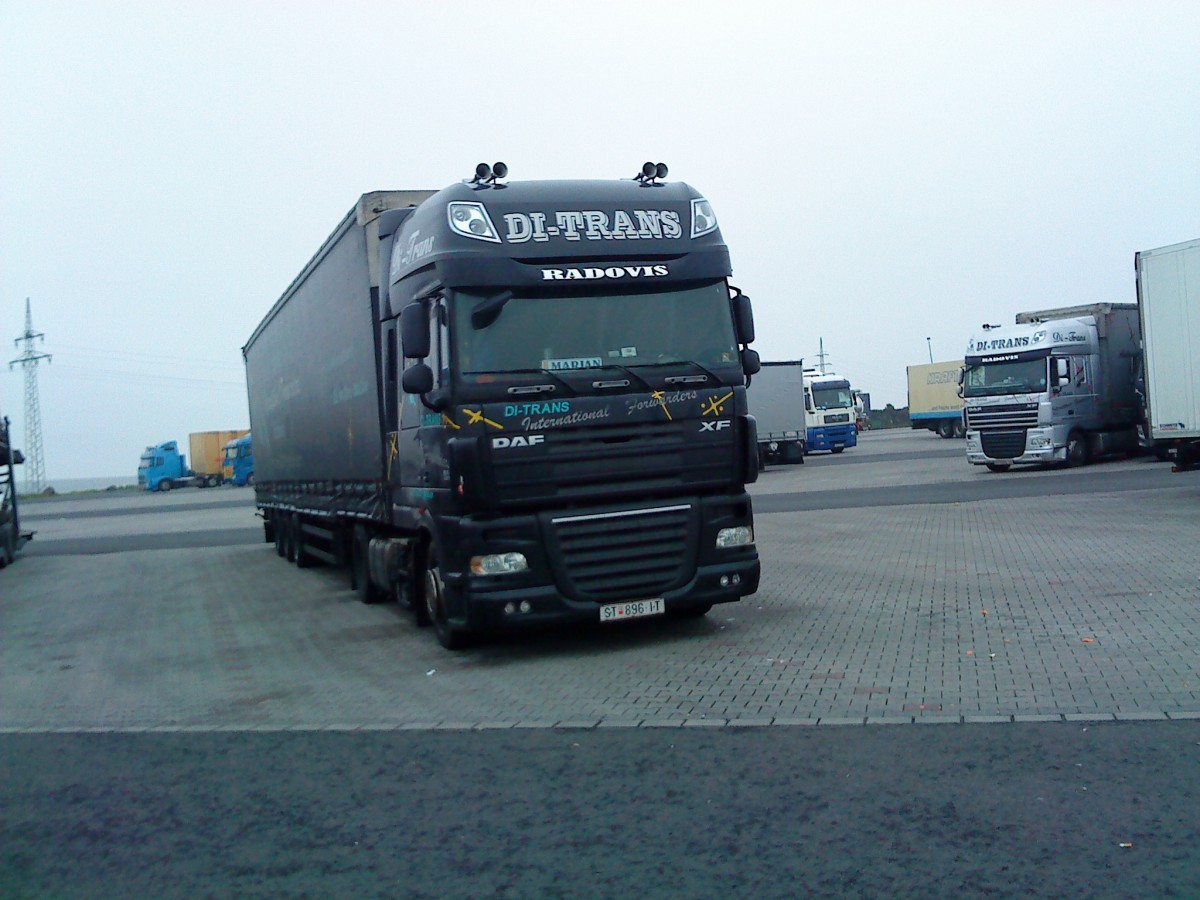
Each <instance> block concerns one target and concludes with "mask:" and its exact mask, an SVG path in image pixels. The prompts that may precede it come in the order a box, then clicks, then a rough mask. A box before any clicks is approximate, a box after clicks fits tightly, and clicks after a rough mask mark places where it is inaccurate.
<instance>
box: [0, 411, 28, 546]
mask: <svg viewBox="0 0 1200 900" xmlns="http://www.w3.org/2000/svg"><path fill="white" fill-rule="evenodd" d="M24 461H25V457H23V456H22V455H21V451H20V450H17V449H14V448H13V445H12V441H11V440H10V438H9V429H8V417H7V416H0V569H3V568H4V567H6V566H7V565H8V564H9V563H11V562H12V561H13V560H14V559H16V557H17V551H18V550H19V549H21V545H22V544H24V543H25V542H26V541H28V540H29V539H30V538H32V537H33V532H32V531H27V532H22V531H21V518H20V515H19V512H20V510H19V509H18V504H17V478H16V475H15V473H14V469H13V467H14V466H17V465H20V464H21V463H23V462H24Z"/></svg>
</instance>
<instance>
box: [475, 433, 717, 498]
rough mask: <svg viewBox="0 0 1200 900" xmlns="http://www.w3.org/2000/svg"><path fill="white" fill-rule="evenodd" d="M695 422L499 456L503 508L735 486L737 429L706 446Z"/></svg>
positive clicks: (554, 436) (550, 437) (556, 442)
mask: <svg viewBox="0 0 1200 900" xmlns="http://www.w3.org/2000/svg"><path fill="white" fill-rule="evenodd" d="M699 430H700V423H699V422H698V421H696V420H695V419H691V420H684V421H674V422H660V423H646V422H641V423H630V424H621V425H603V426H596V425H593V426H592V427H589V428H578V429H570V428H561V429H554V430H552V431H547V432H546V433H545V441H544V443H543V444H542V445H541V446H540V447H539V448H537V449H538V450H539V451H540V452H530V453H519V452H497V453H493V454H492V456H491V467H492V472H493V473H494V479H495V486H496V492H497V498H498V500H499V504H500V506H501V507H502V508H519V507H520V506H522V505H532V504H536V503H543V502H545V501H548V500H549V501H574V500H585V499H590V498H595V497H605V498H611V497H622V496H624V497H638V496H641V497H645V496H646V495H647V494H648V493H651V492H675V493H679V492H681V491H684V490H686V491H689V492H692V491H695V490H700V489H704V488H717V487H723V486H725V485H728V484H730V483H731V482H732V481H733V480H734V478H735V474H734V461H735V460H736V456H737V454H736V450H735V446H736V445H735V443H734V440H735V429H733V428H729V429H725V430H723V431H720V432H717V433H715V434H713V435H711V436H707V439H706V440H704V441H702V442H700V441H696V440H695V439H694V433H695V432H698V431H699Z"/></svg>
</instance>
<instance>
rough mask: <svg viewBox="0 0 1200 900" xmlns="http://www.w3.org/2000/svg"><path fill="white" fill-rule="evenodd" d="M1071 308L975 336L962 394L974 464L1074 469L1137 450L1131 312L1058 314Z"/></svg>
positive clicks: (1023, 318) (1112, 309) (1133, 320)
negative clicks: (1110, 454) (1106, 456)
mask: <svg viewBox="0 0 1200 900" xmlns="http://www.w3.org/2000/svg"><path fill="white" fill-rule="evenodd" d="M1085 309H1086V310H1090V311H1085ZM1072 311H1073V310H1072V309H1070V308H1067V309H1064V310H1057V311H1056V310H1048V311H1046V312H1044V313H1022V314H1019V315H1018V317H1017V321H1016V322H1015V323H1014V324H1013V325H1010V326H996V325H992V326H984V327H983V329H982V331H981V333H979V334H977V335H976V336H974V337H972V338H971V340H970V343H969V344H968V346H967V353H966V357H965V360H964V363H965V365H964V369H963V381H962V392H963V402H964V404H965V415H966V423H967V448H966V450H967V461H968V462H970V463H971V464H972V465H986V466H987V467H988V468H989V469H991V470H993V471H1005V470H1007V469H1008V468H1009V467H1011V466H1013V465H1017V464H1039V465H1047V464H1061V465H1072V466H1074V465H1082V464H1084V463H1086V462H1088V461H1089V460H1091V459H1092V458H1093V457H1095V456H1099V455H1101V454H1104V453H1108V452H1116V451H1119V450H1136V447H1137V432H1136V423H1137V418H1138V413H1137V410H1138V404H1137V401H1136V397H1135V394H1134V391H1135V385H1134V379H1133V368H1134V361H1135V359H1136V354H1137V329H1136V315H1137V311H1136V307H1134V306H1133V305H1129V306H1128V307H1121V306H1119V305H1111V306H1110V305H1104V306H1102V307H1096V308H1092V307H1088V308H1081V309H1079V310H1077V311H1078V312H1079V313H1080V314H1078V315H1073V316H1067V315H1062V314H1063V313H1067V314H1069V313H1071V312H1072ZM1056 314H1058V315H1059V316H1060V317H1055V316H1056ZM1043 316H1044V317H1043Z"/></svg>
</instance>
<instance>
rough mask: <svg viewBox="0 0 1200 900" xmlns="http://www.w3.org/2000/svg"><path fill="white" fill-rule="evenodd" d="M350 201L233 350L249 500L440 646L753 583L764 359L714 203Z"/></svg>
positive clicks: (640, 611)
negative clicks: (240, 364)
mask: <svg viewBox="0 0 1200 900" xmlns="http://www.w3.org/2000/svg"><path fill="white" fill-rule="evenodd" d="M505 172H506V169H505V167H504V166H503V164H500V163H498V164H496V166H495V167H494V168H493V167H491V166H488V165H486V164H483V165H481V166H480V167H479V168H478V169H477V170H476V175H475V177H474V179H472V180H470V181H464V182H463V183H460V184H455V185H452V186H451V187H448V188H446V189H444V190H441V191H438V192H436V193H433V192H428V191H381V192H376V193H371V194H365V195H363V196H362V197H361V198H360V199H359V201H358V203H357V204H356V205H355V207H354V208H353V209H352V210H351V211H350V212H349V214H348V215H347V216H346V217H345V219H344V220H343V221H342V222H341V224H340V225H339V226H338V227H337V229H336V230H335V231H334V232H333V234H331V235H330V236H329V238H328V239H327V240H326V241H325V243H324V244H323V245H322V246H321V248H320V250H318V251H317V254H316V255H315V256H314V257H313V258H312V260H311V261H310V262H309V263H308V264H307V265H306V266H305V267H304V269H303V271H302V272H301V273H300V275H299V276H298V277H297V278H296V279H295V281H294V282H293V283H292V284H291V286H290V287H289V288H288V289H287V291H285V292H284V294H283V296H282V297H280V299H279V300H278V301H277V302H276V303H275V305H274V306H273V307H272V308H271V310H270V311H269V312H268V313H267V315H266V317H265V318H264V319H263V321H262V322H261V324H260V325H259V326H258V328H257V329H255V331H254V333H253V334H252V335H251V336H250V339H249V341H248V342H247V343H246V346H245V347H244V348H243V355H244V358H245V363H246V378H247V387H248V394H249V405H250V422H251V428H252V429H253V432H254V441H255V448H254V452H255V457H256V461H255V465H256V472H255V479H256V483H255V492H256V503H257V506H258V509H259V511H260V514H261V515H262V517H263V519H264V525H265V535H266V540H267V541H268V542H273V543H274V544H275V547H276V550H277V551H278V552H279V554H280V555H281V556H284V557H286V558H287V559H289V560H291V561H293V562H295V563H297V564H298V565H301V566H307V565H311V564H313V563H314V562H324V563H328V564H333V565H348V566H349V568H350V571H351V575H350V582H351V585H352V587H353V588H354V589H355V590H357V591H358V592H359V595H360V597H361V598H362V599H363V600H364V601H367V602H373V601H377V600H387V599H396V600H400V601H402V602H405V603H409V604H411V605H412V607H413V608H414V610H415V613H416V617H417V621H418V622H419V623H421V624H423V625H426V624H428V625H432V626H433V629H434V632H435V634H436V636H437V638H438V640H439V641H440V642H441V643H442V644H443V645H444V646H446V647H448V648H451V649H454V648H456V647H459V646H462V645H463V644H464V642H466V641H468V640H470V639H471V638H472V637H476V636H480V635H487V634H492V633H496V632H499V631H502V630H504V629H507V628H516V627H521V626H525V625H529V624H539V623H551V622H571V621H577V622H601V623H607V622H620V621H623V620H626V619H632V618H639V617H643V616H654V615H667V616H671V615H679V616H692V615H703V614H705V613H706V612H708V610H709V609H710V608H711V607H712V605H713V604H715V603H725V602H729V601H734V600H738V599H739V598H741V597H742V596H745V595H747V594H751V593H753V592H754V591H755V590H756V589H757V587H758V580H759V560H758V553H757V550H756V548H755V545H754V529H753V524H754V523H753V516H752V512H751V503H750V497H749V496H748V494H747V492H746V488H745V486H746V484H748V483H750V482H752V481H753V480H754V479H755V478H756V477H757V472H758V466H757V438H756V430H755V423H754V419H753V417H751V416H750V415H749V414H748V412H747V407H746V384H747V380H748V377H749V376H751V375H753V373H754V372H756V371H757V370H758V366H759V360H758V354H757V353H756V352H755V351H754V350H752V349H750V348H749V347H748V345H749V344H750V343H751V342H752V341H753V340H754V324H753V315H752V313H751V308H750V303H749V300H748V298H747V297H746V296H745V295H743V294H741V293H740V291H738V289H737V288H733V287H731V286H730V285H729V282H728V278H729V276H730V271H731V270H730V262H729V253H728V250H727V248H726V246H725V244H724V242H723V240H722V238H721V233H720V231H719V229H718V228H717V222H716V219H715V217H714V215H713V211H712V208H711V206H710V205H709V203H708V202H707V201H706V200H705V199H704V198H703V197H702V196H701V195H700V194H699V193H697V192H696V191H695V190H694V189H692V188H691V187H689V186H688V185H686V184H682V183H668V182H665V181H663V180H662V179H663V178H664V177H665V174H666V173H665V167H663V166H658V167H656V166H654V165H651V164H647V165H646V166H645V167H643V170H642V173H641V174H640V175H638V176H637V177H636V178H633V179H629V180H612V181H599V180H596V181H529V182H509V183H505V182H504V181H503V180H502V179H503V178H504V175H505Z"/></svg>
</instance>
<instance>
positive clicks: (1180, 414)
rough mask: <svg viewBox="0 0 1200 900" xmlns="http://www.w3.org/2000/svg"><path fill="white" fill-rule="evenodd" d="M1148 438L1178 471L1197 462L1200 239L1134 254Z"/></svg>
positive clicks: (1199, 451)
mask: <svg viewBox="0 0 1200 900" xmlns="http://www.w3.org/2000/svg"><path fill="white" fill-rule="evenodd" d="M1134 268H1135V270H1136V271H1137V293H1138V308H1139V309H1140V310H1141V324H1142V351H1143V357H1142V362H1143V366H1144V371H1145V398H1146V437H1147V438H1148V439H1149V441H1150V444H1151V447H1152V449H1153V450H1154V451H1155V453H1156V454H1158V455H1159V456H1164V457H1165V456H1167V455H1168V454H1170V455H1173V456H1174V457H1175V468H1176V470H1178V471H1182V470H1184V469H1190V468H1192V467H1194V466H1196V465H1197V464H1198V463H1200V239H1197V240H1194V241H1187V242H1185V243H1182V244H1172V245H1171V246H1169V247H1159V248H1158V249H1157V250H1143V251H1142V252H1140V253H1138V254H1137V255H1136V256H1135V257H1134Z"/></svg>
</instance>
